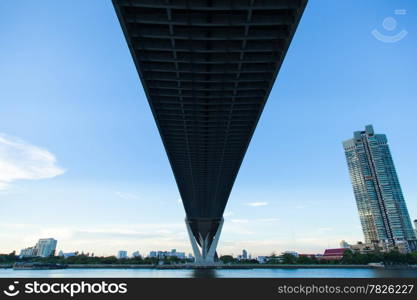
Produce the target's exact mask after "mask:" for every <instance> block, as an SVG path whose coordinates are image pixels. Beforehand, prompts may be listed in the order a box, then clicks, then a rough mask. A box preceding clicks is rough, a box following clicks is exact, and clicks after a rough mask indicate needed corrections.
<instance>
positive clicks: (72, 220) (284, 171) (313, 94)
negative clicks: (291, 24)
mask: <svg viewBox="0 0 417 300" xmlns="http://www.w3.org/2000/svg"><path fill="white" fill-rule="evenodd" d="M396 9H405V10H406V14H400V15H398V14H395V12H394V11H395V10H396ZM416 14H417V3H416V2H415V1H413V0H408V1H405V0H400V1H393V0H391V1H389V0H387V1H380V0H369V1H359V0H354V1H353V0H352V1H333V0H310V2H309V4H308V6H307V8H306V11H305V14H304V16H303V19H302V21H301V23H300V25H299V27H298V30H297V33H296V35H295V38H294V40H293V42H292V44H291V47H290V49H289V51H288V54H287V56H286V59H285V62H284V64H283V66H282V69H281V71H280V74H279V76H278V79H277V81H276V82H275V86H274V88H273V91H272V93H271V95H270V98H269V100H268V103H267V105H266V108H265V111H264V113H263V115H262V117H261V120H260V122H259V125H258V128H257V130H256V132H255V135H254V138H253V139H252V142H251V145H250V147H249V150H248V152H247V155H246V157H245V160H244V162H243V165H242V168H241V170H240V173H239V175H238V178H237V180H236V183H235V186H234V188H233V191H232V194H231V197H230V199H229V203H228V205H227V208H226V216H225V219H226V222H225V225H224V227H223V233H222V239H221V241H220V243H219V251H220V253H222V254H226V253H233V254H238V253H240V251H241V249H243V248H246V249H248V251H249V252H250V253H253V254H259V255H260V254H270V253H271V252H272V251H275V252H277V253H279V252H280V251H283V250H297V251H300V252H318V253H320V252H322V251H323V249H324V248H326V247H337V246H338V243H339V241H340V240H342V239H346V240H348V241H350V242H355V241H357V240H362V239H363V238H362V232H361V229H360V224H359V218H358V214H357V210H356V205H355V201H354V197H353V192H352V188H351V185H350V180H349V176H348V170H347V166H346V162H345V157H344V153H343V148H342V145H341V142H342V141H343V140H345V139H348V138H350V137H351V136H352V132H353V131H355V130H361V129H362V128H363V127H364V126H365V125H366V124H373V125H374V127H375V130H376V132H378V133H386V134H387V136H388V139H389V142H390V145H391V151H392V153H393V156H394V162H395V164H396V167H397V171H398V174H399V178H400V182H401V184H402V188H403V192H404V195H405V198H406V201H407V204H408V209H409V212H410V215H411V218H413V219H414V218H417V203H416V200H417V187H416V173H415V169H416V167H417V155H416V152H415V149H416V147H417V130H416V129H417V118H416V112H417V80H416V78H417V60H416V56H415V54H416V53H417V18H416ZM388 17H392V18H394V19H395V20H396V21H397V26H396V28H392V27H393V26H391V28H389V29H392V30H391V31H390V30H387V29H386V28H388V27H387V26H385V27H384V26H383V24H382V22H383V21H384V20H385V19H386V18H388ZM388 21H389V22H388ZM388 21H387V22H388V23H390V24H391V25H392V24H393V23H392V19H389V20H388ZM388 23H385V24H388ZM375 29H376V30H378V31H379V32H380V33H381V34H385V35H387V36H394V35H396V34H399V33H400V32H401V31H403V30H405V31H406V35H405V37H404V38H403V39H401V40H400V41H397V42H395V43H386V42H383V41H380V40H378V39H377V38H375V36H374V35H373V34H372V33H371V32H372V31H373V30H375ZM0 104H1V106H0V107H1V109H0V241H1V242H0V253H1V252H9V251H11V250H14V249H16V250H19V249H21V248H23V247H27V246H31V245H33V244H35V242H36V241H37V239H38V238H41V237H55V238H57V239H58V249H63V250H64V251H73V250H84V251H87V252H94V253H96V254H98V255H101V254H114V253H115V252H116V251H117V250H119V249H126V250H128V251H129V252H131V251H133V250H136V249H138V250H139V251H141V252H145V253H146V252H148V251H149V250H152V249H171V248H177V249H179V250H182V251H187V252H190V247H189V242H188V237H187V235H186V231H185V225H184V222H183V220H184V211H183V208H182V204H181V203H180V202H179V201H178V199H179V193H178V190H177V187H176V185H175V182H174V178H173V175H172V171H171V169H170V166H169V163H168V160H167V157H166V154H165V151H164V149H163V146H162V142H161V140H160V137H159V134H158V132H157V129H156V125H155V122H154V120H153V117H152V115H151V111H150V109H149V107H148V103H147V101H146V99H145V96H144V93H143V90H142V87H141V84H140V82H139V79H138V75H137V73H136V70H135V68H134V65H133V62H132V58H131V56H130V53H129V51H128V48H127V45H126V42H125V40H124V37H123V35H122V32H121V29H120V26H119V23H118V20H117V18H116V16H115V13H114V10H113V7H112V5H111V1H110V0H108V1H107V0H91V1H84V0H71V1H69V0H67V1H54V0H43V1H36V0H2V1H1V2H0Z"/></svg>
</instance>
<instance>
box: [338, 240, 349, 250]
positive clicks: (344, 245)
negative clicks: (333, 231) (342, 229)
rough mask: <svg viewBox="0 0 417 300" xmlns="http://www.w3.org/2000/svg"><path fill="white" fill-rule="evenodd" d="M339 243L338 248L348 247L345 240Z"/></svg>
mask: <svg viewBox="0 0 417 300" xmlns="http://www.w3.org/2000/svg"><path fill="white" fill-rule="evenodd" d="M339 245H340V248H349V244H348V243H347V242H346V241H345V240H342V241H341V242H340V244H339Z"/></svg>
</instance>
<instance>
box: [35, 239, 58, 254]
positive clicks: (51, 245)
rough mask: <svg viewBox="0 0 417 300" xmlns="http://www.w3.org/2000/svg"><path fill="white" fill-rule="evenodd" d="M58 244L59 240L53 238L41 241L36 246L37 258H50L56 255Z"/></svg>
mask: <svg viewBox="0 0 417 300" xmlns="http://www.w3.org/2000/svg"><path fill="white" fill-rule="evenodd" d="M56 244H57V240H55V239H53V238H48V239H39V241H38V242H37V243H36V246H35V248H36V251H37V256H40V257H48V256H50V255H54V253H55V250H56Z"/></svg>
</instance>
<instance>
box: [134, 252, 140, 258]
mask: <svg viewBox="0 0 417 300" xmlns="http://www.w3.org/2000/svg"><path fill="white" fill-rule="evenodd" d="M132 256H133V257H141V255H140V252H139V251H135V252H133V253H132Z"/></svg>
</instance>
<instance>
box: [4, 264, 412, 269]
mask: <svg viewBox="0 0 417 300" xmlns="http://www.w3.org/2000/svg"><path fill="white" fill-rule="evenodd" d="M12 267H13V265H11V264H0V269H9V268H12ZM67 268H68V269H156V270H187V269H188V270H192V269H235V270H239V269H417V265H393V266H379V265H342V264H333V265H330V264H311V265H308V264H291V265H284V264H279V265H272V264H231V265H227V264H223V265H222V264H219V265H214V266H200V265H194V264H178V265H149V264H147V265H139V264H70V265H68V267H67Z"/></svg>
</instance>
